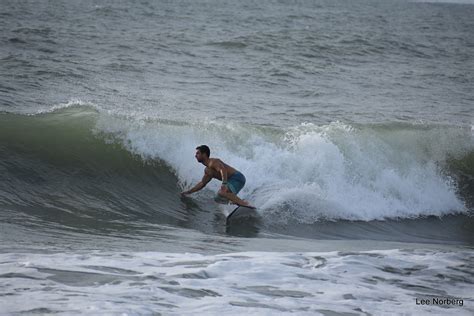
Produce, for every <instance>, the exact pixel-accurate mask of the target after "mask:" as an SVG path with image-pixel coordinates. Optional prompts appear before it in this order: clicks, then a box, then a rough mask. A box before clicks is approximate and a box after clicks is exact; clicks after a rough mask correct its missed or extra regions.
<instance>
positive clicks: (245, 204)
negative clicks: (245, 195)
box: [240, 200, 255, 208]
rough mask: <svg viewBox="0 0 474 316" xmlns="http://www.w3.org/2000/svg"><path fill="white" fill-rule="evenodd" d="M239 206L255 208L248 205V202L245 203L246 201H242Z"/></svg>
mask: <svg viewBox="0 0 474 316" xmlns="http://www.w3.org/2000/svg"><path fill="white" fill-rule="evenodd" d="M240 206H245V207H249V208H255V206H252V205H250V203H249V201H247V200H242V203H241V204H240Z"/></svg>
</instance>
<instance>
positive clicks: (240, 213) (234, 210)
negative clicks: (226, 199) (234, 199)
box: [219, 203, 258, 224]
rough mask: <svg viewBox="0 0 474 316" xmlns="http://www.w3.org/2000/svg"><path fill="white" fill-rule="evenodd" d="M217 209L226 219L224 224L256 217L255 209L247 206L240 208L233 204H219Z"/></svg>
mask: <svg viewBox="0 0 474 316" xmlns="http://www.w3.org/2000/svg"><path fill="white" fill-rule="evenodd" d="M219 209H220V210H221V212H222V213H223V214H224V215H225V217H226V224H229V223H231V222H232V221H239V220H244V219H247V218H252V217H253V218H255V217H257V214H258V213H257V209H255V208H252V207H247V206H240V205H235V204H222V203H219Z"/></svg>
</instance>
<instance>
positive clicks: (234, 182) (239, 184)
mask: <svg viewBox="0 0 474 316" xmlns="http://www.w3.org/2000/svg"><path fill="white" fill-rule="evenodd" d="M244 185H245V176H244V175H243V174H242V173H240V172H239V171H236V172H234V174H233V175H231V176H230V178H227V187H228V188H229V190H231V191H232V193H234V194H235V195H237V193H239V191H240V190H242V188H243V187H244Z"/></svg>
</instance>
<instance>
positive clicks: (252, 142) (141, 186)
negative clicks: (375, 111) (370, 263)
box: [0, 103, 474, 223]
mask: <svg viewBox="0 0 474 316" xmlns="http://www.w3.org/2000/svg"><path fill="white" fill-rule="evenodd" d="M0 121H1V124H0V142H1V146H0V150H1V151H2V157H4V158H3V159H2V161H1V168H2V172H3V174H4V175H5V176H4V178H3V180H2V182H1V186H2V188H1V195H0V203H2V204H3V205H8V206H9V207H13V208H22V209H24V208H32V207H33V208H34V207H38V206H40V205H41V206H43V207H45V206H49V207H50V208H51V210H50V211H53V210H54V212H58V213H61V214H63V213H73V214H72V215H70V216H78V217H81V219H82V220H84V221H87V218H92V217H94V218H97V216H98V217H99V218H101V216H102V217H103V219H104V220H107V221H108V220H110V216H112V217H113V216H118V217H123V216H125V217H127V218H130V217H132V218H133V217H134V216H135V217H140V218H141V217H143V216H146V217H151V216H152V215H153V216H154V215H156V209H157V208H158V209H159V214H160V216H161V217H160V221H165V222H169V223H176V222H177V221H179V220H181V219H183V218H184V217H185V213H186V210H185V209H184V210H183V208H182V205H181V202H180V201H179V198H178V193H179V191H180V190H181V189H182V188H184V187H189V186H191V185H192V184H194V183H196V182H197V181H199V180H200V178H201V176H202V171H203V170H202V169H203V168H202V166H201V165H199V164H197V162H196V161H195V159H194V157H193V155H194V148H195V147H196V145H199V144H208V145H209V146H210V147H211V156H215V157H220V158H221V159H223V160H224V161H225V162H227V163H229V164H230V165H232V166H235V167H236V168H238V169H239V170H240V171H242V172H243V173H244V174H245V175H246V177H247V185H246V186H245V187H244V189H243V191H242V196H243V197H244V198H247V199H250V200H252V201H253V202H254V203H255V204H256V206H257V207H258V208H259V209H260V210H261V212H262V214H263V216H264V218H266V219H267V220H270V219H271V220H272V221H279V222H284V223H289V222H297V223H298V222H299V223H314V222H317V221H320V220H331V221H337V220H362V221H373V220H384V219H404V218H419V217H425V216H430V215H434V216H444V215H448V214H457V213H469V210H470V209H471V210H472V205H473V196H472V188H473V181H472V179H473V175H474V163H473V161H474V159H473V157H474V151H473V148H474V146H473V135H472V131H471V130H467V129H465V128H459V127H449V126H435V125H422V124H420V125H408V124H386V125H353V126H351V125H348V124H344V123H340V122H334V123H331V124H327V125H321V126H318V125H313V124H301V125H299V126H295V127H292V128H286V129H275V128H266V127H261V126H260V127H257V126H251V125H243V124H224V123H222V122H218V121H197V122H191V123H182V122H177V121H163V120H157V119H150V118H137V117H133V116H123V115H116V114H113V113H110V111H109V112H106V111H101V110H100V107H98V106H96V105H84V104H82V103H70V104H68V105H67V106H66V107H62V108H61V107H57V108H55V109H53V110H52V111H51V112H48V113H40V114H36V115H28V116H26V115H18V114H8V113H4V114H1V115H0ZM209 188H210V189H211V190H216V189H217V188H218V183H217V181H212V182H211V183H210V185H209ZM212 194H213V193H212ZM212 194H211V192H210V191H204V192H202V193H198V194H197V195H196V196H195V197H196V199H197V200H200V199H204V200H206V199H207V198H208V197H211V195H212ZM71 209H72V210H76V211H71ZM98 210H100V211H98ZM77 212H78V213H77ZM97 212H98V213H99V214H97ZM275 215H277V216H275Z"/></svg>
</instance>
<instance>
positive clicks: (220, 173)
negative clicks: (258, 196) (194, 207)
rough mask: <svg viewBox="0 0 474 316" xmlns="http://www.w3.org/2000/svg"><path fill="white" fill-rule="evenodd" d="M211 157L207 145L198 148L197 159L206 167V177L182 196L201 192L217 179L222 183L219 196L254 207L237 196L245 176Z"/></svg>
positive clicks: (243, 183) (238, 203)
mask: <svg viewBox="0 0 474 316" xmlns="http://www.w3.org/2000/svg"><path fill="white" fill-rule="evenodd" d="M210 155H211V151H210V149H209V147H207V146H206V145H201V146H198V147H196V155H195V157H196V159H197V161H198V162H200V163H202V164H203V165H204V166H206V169H204V176H203V177H202V180H201V181H200V182H199V183H198V184H196V185H195V186H194V187H193V188H192V189H190V190H188V191H183V192H181V194H182V195H183V196H184V195H186V194H191V193H194V192H196V191H199V190H201V189H202V188H204V187H205V186H206V185H207V184H208V183H209V181H211V180H212V178H215V179H218V180H221V181H222V185H221V188H220V190H219V191H218V192H217V194H218V195H219V196H221V197H224V198H226V199H228V200H230V201H232V202H234V203H235V204H237V205H241V206H247V207H253V206H251V205H250V204H249V202H247V201H245V200H242V199H240V198H239V197H238V196H237V193H239V191H240V190H242V188H243V187H244V185H245V177H244V175H243V174H242V173H240V172H239V171H237V170H236V169H234V168H233V167H231V166H229V165H227V164H225V163H224V162H223V161H222V160H220V159H218V158H209V156H210Z"/></svg>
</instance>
